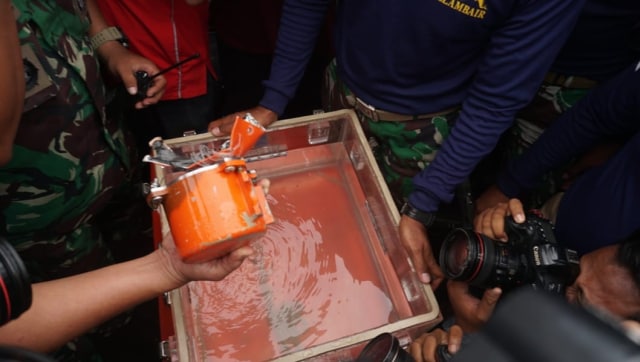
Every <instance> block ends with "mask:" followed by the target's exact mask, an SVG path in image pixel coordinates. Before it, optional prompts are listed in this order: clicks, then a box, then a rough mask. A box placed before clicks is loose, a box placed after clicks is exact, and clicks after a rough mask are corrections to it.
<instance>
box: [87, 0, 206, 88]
mask: <svg viewBox="0 0 640 362" xmlns="http://www.w3.org/2000/svg"><path fill="white" fill-rule="evenodd" d="M98 5H99V7H100V10H101V11H102V14H103V16H104V18H105V20H106V21H107V23H108V24H109V25H115V26H118V27H120V29H121V30H122V32H123V33H124V34H125V36H126V37H127V38H128V39H129V43H130V44H131V47H130V50H132V51H134V52H136V53H138V54H140V55H142V56H144V57H146V58H148V59H149V60H151V61H152V62H154V63H155V64H156V65H157V66H158V68H160V69H164V68H167V67H169V66H170V65H173V64H175V63H177V62H178V61H181V60H183V59H185V58H187V57H189V56H191V55H193V54H195V53H199V54H200V57H198V58H196V59H194V60H191V61H189V62H187V63H185V64H183V65H182V66H180V67H178V68H176V69H173V70H171V71H169V72H167V73H165V74H164V76H165V78H166V79H167V88H166V90H165V93H164V95H163V97H162V99H163V100H171V99H182V98H192V97H196V96H200V95H203V94H205V93H206V92H207V77H206V74H207V72H210V73H211V74H213V75H214V77H215V76H216V75H215V71H214V69H213V65H212V64H211V61H210V58H209V57H210V56H209V32H208V22H209V10H208V6H209V5H208V2H207V1H204V2H203V3H202V4H200V5H194V6H192V5H187V3H186V2H185V1H184V0H162V1H158V0H136V1H125V0H98Z"/></svg>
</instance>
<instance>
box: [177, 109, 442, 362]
mask: <svg viewBox="0 0 640 362" xmlns="http://www.w3.org/2000/svg"><path fill="white" fill-rule="evenodd" d="M314 117H315V118H320V117H323V118H321V119H315V118H308V119H299V120H290V121H289V122H287V121H283V123H282V124H281V125H280V127H279V128H274V129H272V130H270V131H269V133H268V134H267V135H268V136H269V137H267V139H266V140H265V141H264V142H263V143H262V147H264V148H266V149H271V150H272V151H273V150H274V149H278V150H279V151H278V154H277V155H275V156H274V157H255V160H254V161H252V162H251V163H250V167H251V168H254V169H255V170H256V171H257V172H258V175H259V177H261V178H263V177H266V178H269V179H270V180H271V188H270V191H269V195H268V202H269V205H270V207H271V210H272V212H273V215H274V217H275V219H276V221H275V223H274V224H271V225H269V227H268V230H267V233H266V234H265V235H264V236H263V237H261V238H260V239H258V240H255V241H254V242H253V243H252V245H253V246H254V248H255V250H256V253H255V255H254V256H252V257H251V258H250V259H249V260H246V261H245V263H244V264H243V265H242V266H241V268H240V269H239V270H237V271H235V272H234V273H232V274H231V275H229V276H228V277H227V278H225V279H224V280H223V281H220V282H194V283H190V284H189V285H188V286H186V287H184V288H181V289H180V290H178V291H177V292H176V296H174V299H176V298H177V299H176V302H177V303H176V307H175V308H178V309H177V310H174V319H178V320H179V321H178V322H179V323H177V325H178V326H179V328H176V330H177V333H179V334H180V336H178V341H179V343H178V349H180V350H181V351H180V354H181V356H182V357H181V359H180V360H183V359H184V360H189V361H218V360H220V361H272V360H291V361H294V360H301V359H308V360H314V359H318V360H339V358H338V357H335V358H329V357H326V356H327V355H328V354H333V355H334V356H337V355H338V354H339V353H337V352H336V351H337V350H345V351H346V352H342V353H341V354H342V355H344V356H351V357H353V356H355V355H357V351H358V348H359V347H361V346H362V344H363V343H364V342H366V341H367V340H368V339H371V338H373V337H374V336H375V334H377V333H379V332H382V331H389V332H402V333H405V334H406V335H409V336H415V334H417V333H420V332H421V331H422V330H424V328H426V327H428V326H431V325H433V324H435V323H437V322H438V318H439V314H438V309H437V304H436V303H435V299H434V298H433V295H432V294H431V293H430V290H428V289H425V288H423V287H422V286H421V285H420V283H419V282H418V281H417V279H416V278H415V275H414V274H415V273H413V272H412V271H411V268H410V265H409V263H408V261H407V257H406V254H405V253H404V250H402V247H401V245H400V243H399V239H398V236H397V230H396V228H397V226H396V225H397V223H396V222H397V212H396V211H395V210H392V209H391V208H392V207H393V206H392V205H393V203H392V201H390V198H389V197H388V194H387V192H386V191H385V186H384V183H383V181H382V180H381V177H380V176H379V174H378V173H377V171H376V166H375V161H373V159H372V155H371V154H370V152H369V151H368V150H367V148H366V146H365V143H364V137H363V136H362V134H361V132H360V130H359V126H358V125H357V120H355V117H354V116H353V114H352V113H346V112H342V113H340V112H339V113H336V114H326V115H318V116H314ZM318 121H322V122H325V123H324V124H325V125H326V127H328V128H324V129H322V128H319V127H318V123H317V122H318ZM310 124H311V125H312V127H309V125H310ZM318 135H322V137H325V139H323V140H322V141H320V142H318V138H317V136H318ZM312 136H313V137H314V138H313V139H312ZM181 147H182V148H183V149H184V145H182V146H181ZM283 149H286V152H283ZM272 154H273V152H272ZM349 348H351V350H349ZM321 356H325V357H321ZM327 358H328V359H327ZM340 358H342V357H340Z"/></svg>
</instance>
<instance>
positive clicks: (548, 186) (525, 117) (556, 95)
mask: <svg viewBox="0 0 640 362" xmlns="http://www.w3.org/2000/svg"><path fill="white" fill-rule="evenodd" d="M554 78H558V77H549V76H547V79H546V80H545V83H543V84H542V86H541V87H540V89H539V90H538V92H537V94H536V96H535V97H534V99H533V100H532V102H531V103H530V104H529V105H528V106H527V107H525V108H524V109H523V110H522V111H520V112H519V114H518V116H517V117H516V120H515V123H514V125H513V126H512V127H511V128H510V129H509V131H508V132H507V133H506V135H505V137H504V142H505V147H506V150H505V152H504V155H503V157H505V159H503V160H502V163H506V162H508V161H509V160H510V159H513V158H515V157H517V156H519V155H521V154H522V153H523V152H524V151H525V150H527V149H528V148H529V147H530V146H531V145H532V144H533V142H535V141H536V140H537V139H538V137H540V135H541V134H542V132H544V130H545V129H546V128H547V127H548V126H549V125H550V124H551V122H552V121H553V120H555V119H556V118H557V117H558V116H560V115H561V114H562V113H563V112H565V111H567V110H568V109H569V108H571V107H572V106H573V105H574V104H576V103H577V102H578V101H579V100H580V99H581V98H582V97H584V96H585V95H586V94H587V93H588V92H589V90H590V89H591V88H592V87H593V86H595V84H596V82H595V81H589V80H586V79H584V78H579V80H580V81H581V83H582V84H581V85H579V86H578V87H576V86H574V85H572V84H571V83H572V80H573V78H572V77H562V79H561V81H558V80H557V79H554ZM564 169H566V166H565V167H562V168H559V169H557V170H555V171H550V172H548V173H546V174H545V175H544V176H543V179H542V180H541V183H540V187H539V188H538V189H536V190H533V191H531V192H530V193H529V195H521V198H523V201H525V202H526V203H528V207H532V208H538V207H541V206H542V204H543V203H544V202H545V201H546V200H547V199H548V198H549V197H551V196H552V195H554V194H555V193H556V192H558V191H560V188H561V186H562V173H563V170H564Z"/></svg>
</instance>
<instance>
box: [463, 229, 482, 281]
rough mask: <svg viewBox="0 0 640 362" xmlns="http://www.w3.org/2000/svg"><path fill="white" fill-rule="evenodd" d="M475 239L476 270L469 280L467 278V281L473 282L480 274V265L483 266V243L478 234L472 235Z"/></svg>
mask: <svg viewBox="0 0 640 362" xmlns="http://www.w3.org/2000/svg"><path fill="white" fill-rule="evenodd" d="M473 234H474V235H475V236H476V238H477V239H478V245H479V246H478V249H479V250H478V264H476V268H475V270H474V271H473V273H472V274H471V276H470V277H469V278H467V281H469V280H474V279H475V278H476V276H478V274H479V273H480V269H482V265H483V264H484V243H483V242H482V238H481V237H480V234H478V233H473Z"/></svg>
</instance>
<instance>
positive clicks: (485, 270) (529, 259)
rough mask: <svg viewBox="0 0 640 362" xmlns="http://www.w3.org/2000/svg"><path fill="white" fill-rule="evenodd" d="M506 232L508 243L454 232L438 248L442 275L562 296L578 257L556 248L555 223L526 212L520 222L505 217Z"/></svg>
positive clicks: (479, 284)
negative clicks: (527, 286) (528, 288)
mask: <svg viewBox="0 0 640 362" xmlns="http://www.w3.org/2000/svg"><path fill="white" fill-rule="evenodd" d="M498 231H499V230H498ZM504 232H505V233H506V235H507V241H506V242H502V241H500V240H496V239H492V238H490V237H488V236H486V235H483V234H481V233H478V232H476V231H473V230H470V229H465V228H458V229H455V230H453V231H452V232H451V233H450V234H449V235H448V236H447V237H446V238H445V240H444V242H443V244H442V248H441V250H440V266H441V267H442V269H443V271H444V273H445V276H446V277H447V278H448V279H451V280H455V281H463V282H467V283H469V284H470V285H472V286H476V287H479V288H483V289H489V288H494V287H500V288H502V289H503V290H504V291H508V290H511V289H514V288H516V287H519V286H522V285H530V286H532V287H533V288H534V289H535V290H546V291H549V292H553V293H556V294H564V290H565V287H566V286H567V285H569V284H571V283H572V282H573V281H574V279H575V277H576V276H577V275H578V272H579V266H578V265H579V264H578V263H579V258H578V255H577V252H575V251H574V250H572V249H568V248H565V247H563V246H562V245H560V244H558V242H557V241H556V239H555V235H554V228H553V225H552V224H551V223H550V222H549V221H548V220H546V219H544V218H542V217H540V216H538V215H535V214H533V213H528V214H527V215H526V217H525V220H524V221H523V222H522V223H517V222H516V221H515V220H514V219H513V218H512V217H511V216H508V217H506V218H505V219H504ZM494 235H500V233H499V232H496V233H494Z"/></svg>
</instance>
